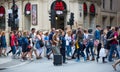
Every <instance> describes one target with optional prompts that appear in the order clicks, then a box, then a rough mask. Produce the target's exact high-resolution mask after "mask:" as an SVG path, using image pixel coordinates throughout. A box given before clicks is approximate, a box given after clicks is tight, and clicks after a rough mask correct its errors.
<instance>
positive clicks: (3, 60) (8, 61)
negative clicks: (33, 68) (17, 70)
mask: <svg viewBox="0 0 120 72" xmlns="http://www.w3.org/2000/svg"><path fill="white" fill-rule="evenodd" d="M27 63H30V61H24V62H22V61H21V60H20V59H12V58H11V56H9V57H0V70H4V69H8V68H14V67H18V66H22V65H24V64H27Z"/></svg>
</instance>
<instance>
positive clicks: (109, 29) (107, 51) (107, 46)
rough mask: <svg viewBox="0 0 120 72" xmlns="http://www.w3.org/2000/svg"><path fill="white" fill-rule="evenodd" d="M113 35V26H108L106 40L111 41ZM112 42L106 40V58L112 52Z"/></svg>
mask: <svg viewBox="0 0 120 72" xmlns="http://www.w3.org/2000/svg"><path fill="white" fill-rule="evenodd" d="M111 34H112V30H111V26H107V34H106V39H109V38H110V35H111ZM110 42H111V41H108V40H106V58H107V57H108V55H109V51H110Z"/></svg>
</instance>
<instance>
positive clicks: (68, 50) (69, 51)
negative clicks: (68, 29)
mask: <svg viewBox="0 0 120 72" xmlns="http://www.w3.org/2000/svg"><path fill="white" fill-rule="evenodd" d="M66 48H67V50H66V51H67V56H70V53H71V46H70V45H68V46H66ZM71 54H72V53H71Z"/></svg>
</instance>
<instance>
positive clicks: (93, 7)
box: [90, 4, 95, 16]
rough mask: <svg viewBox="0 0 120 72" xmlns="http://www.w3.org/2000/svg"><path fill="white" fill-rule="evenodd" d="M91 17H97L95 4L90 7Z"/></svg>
mask: <svg viewBox="0 0 120 72" xmlns="http://www.w3.org/2000/svg"><path fill="white" fill-rule="evenodd" d="M90 15H93V16H95V6H94V4H91V6H90Z"/></svg>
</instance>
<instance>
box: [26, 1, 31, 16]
mask: <svg viewBox="0 0 120 72" xmlns="http://www.w3.org/2000/svg"><path fill="white" fill-rule="evenodd" d="M30 13H31V3H27V4H26V5H25V15H30Z"/></svg>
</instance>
